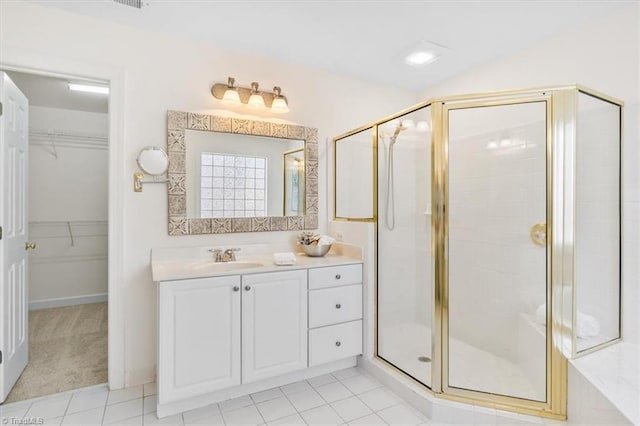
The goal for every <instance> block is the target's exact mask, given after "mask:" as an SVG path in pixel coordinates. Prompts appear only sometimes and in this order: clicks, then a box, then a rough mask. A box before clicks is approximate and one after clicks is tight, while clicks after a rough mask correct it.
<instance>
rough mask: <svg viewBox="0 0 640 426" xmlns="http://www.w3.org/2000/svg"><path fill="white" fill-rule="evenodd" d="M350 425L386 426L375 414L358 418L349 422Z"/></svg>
mask: <svg viewBox="0 0 640 426" xmlns="http://www.w3.org/2000/svg"><path fill="white" fill-rule="evenodd" d="M349 424H350V425H386V423H385V422H384V420H382V419H381V418H380V417H378V416H377V415H375V414H369V415H368V416H364V417H360V418H359V419H355V420H352V421H350V422H349Z"/></svg>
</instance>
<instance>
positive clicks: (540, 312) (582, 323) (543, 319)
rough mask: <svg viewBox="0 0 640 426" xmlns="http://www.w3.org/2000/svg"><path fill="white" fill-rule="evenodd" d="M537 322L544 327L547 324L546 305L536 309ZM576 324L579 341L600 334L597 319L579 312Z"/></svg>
mask: <svg viewBox="0 0 640 426" xmlns="http://www.w3.org/2000/svg"><path fill="white" fill-rule="evenodd" d="M536 322H537V323H538V324H542V325H545V324H546V323H547V305H545V304H544V303H543V304H542V305H540V306H538V309H536ZM576 322H577V324H576V336H577V337H578V338H579V339H588V338H589V337H595V336H597V335H598V334H600V323H599V322H598V320H597V319H596V318H595V317H593V316H591V315H587V314H583V313H582V312H580V311H578V315H577V318H576Z"/></svg>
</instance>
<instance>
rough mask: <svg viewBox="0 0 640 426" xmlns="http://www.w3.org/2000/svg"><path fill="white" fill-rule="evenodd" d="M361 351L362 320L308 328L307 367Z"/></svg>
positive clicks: (358, 353)
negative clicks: (312, 328)
mask: <svg viewBox="0 0 640 426" xmlns="http://www.w3.org/2000/svg"><path fill="white" fill-rule="evenodd" d="M361 353H362V321H352V322H347V323H344V324H338V325H331V326H329V327H322V328H316V329H314V330H309V367H312V366H314V365H320V364H325V363H327V362H331V361H336V360H338V359H342V358H348V357H350V356H355V355H360V354H361Z"/></svg>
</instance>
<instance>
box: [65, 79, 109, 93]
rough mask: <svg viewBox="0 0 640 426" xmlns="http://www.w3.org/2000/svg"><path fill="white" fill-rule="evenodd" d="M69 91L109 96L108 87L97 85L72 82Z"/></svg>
mask: <svg viewBox="0 0 640 426" xmlns="http://www.w3.org/2000/svg"><path fill="white" fill-rule="evenodd" d="M69 90H73V91H75V92H86V93H99V94H101V95H108V94H109V87H107V86H99V85H96V84H86V83H71V82H69Z"/></svg>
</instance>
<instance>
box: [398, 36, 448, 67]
mask: <svg viewBox="0 0 640 426" xmlns="http://www.w3.org/2000/svg"><path fill="white" fill-rule="evenodd" d="M446 50H447V48H446V47H444V46H442V45H440V44H437V43H433V42H431V41H427V40H421V41H419V42H418V43H416V44H414V45H413V46H411V47H410V48H408V49H405V51H404V52H403V55H402V58H403V59H404V63H405V64H407V65H410V66H412V67H416V68H419V67H423V66H425V65H428V64H430V63H432V62H435V61H437V60H438V59H440V57H441V56H442V55H443V54H444V53H445V51H446Z"/></svg>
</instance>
